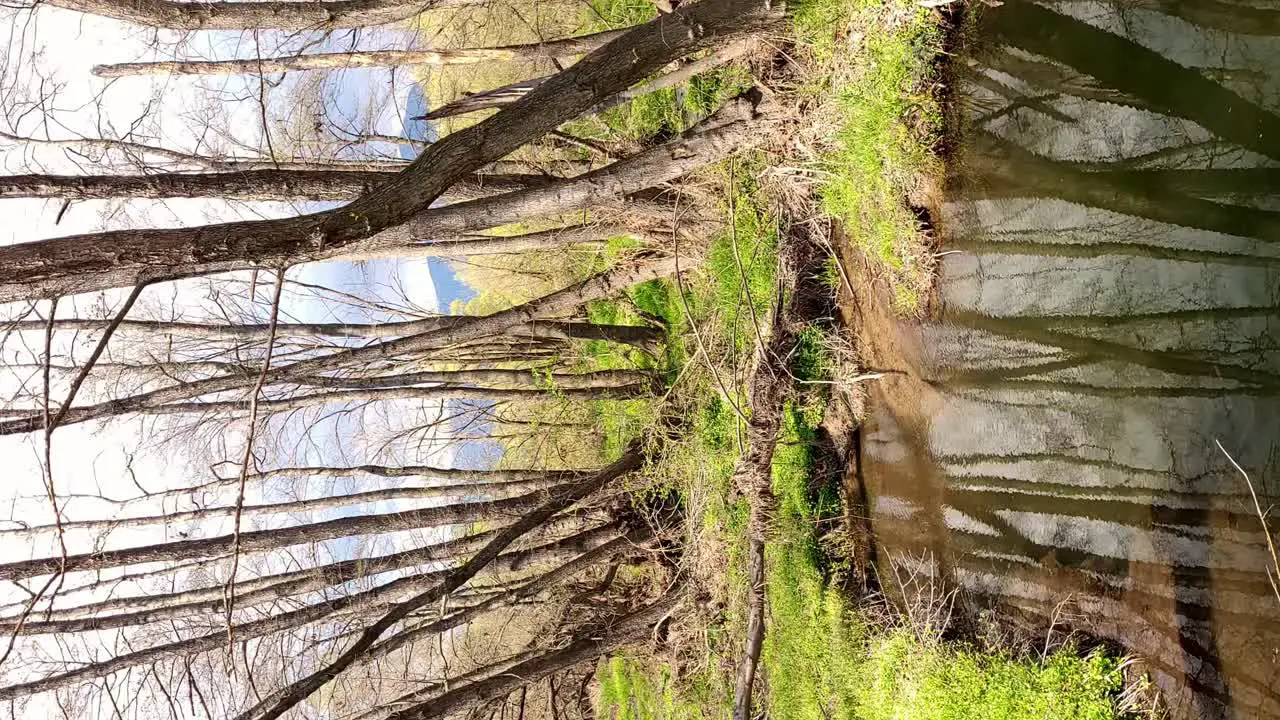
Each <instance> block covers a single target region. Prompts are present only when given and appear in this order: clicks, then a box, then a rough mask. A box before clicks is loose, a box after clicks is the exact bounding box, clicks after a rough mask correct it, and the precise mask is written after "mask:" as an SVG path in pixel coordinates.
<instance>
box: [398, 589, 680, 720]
mask: <svg viewBox="0 0 1280 720" xmlns="http://www.w3.org/2000/svg"><path fill="white" fill-rule="evenodd" d="M680 600H681V592H680V590H679V589H675V590H672V591H671V592H669V593H668V594H667V595H665V596H663V597H662V598H661V599H659V600H658V601H656V602H654V603H653V604H651V605H648V606H646V607H644V608H642V609H640V610H637V611H636V612H633V613H631V614H630V615H627V616H625V617H623V618H620V619H618V620H616V621H614V622H611V623H609V624H607V625H603V626H601V627H599V628H596V629H594V631H592V632H589V633H583V634H582V635H581V636H579V637H578V638H577V639H575V640H574V641H573V642H571V643H569V644H568V645H566V646H565V647H563V648H561V649H559V650H551V651H548V652H546V653H545V654H543V655H542V656H541V657H537V658H534V659H531V660H527V661H525V662H522V663H518V664H516V665H513V666H512V667H510V668H508V669H507V670H506V671H505V672H501V673H499V674H497V675H494V676H492V677H488V678H485V679H484V680H477V681H475V682H471V683H467V684H466V685H463V686H461V687H457V688H454V689H452V690H449V691H448V692H446V693H444V694H443V695H439V696H437V697H434V698H430V699H425V700H423V701H422V702H420V703H419V704H417V705H414V706H412V707H409V708H405V709H404V710H399V711H397V712H394V713H392V714H390V715H388V716H387V720H430V719H431V718H440V717H449V716H450V714H451V713H454V712H457V711H458V710H460V709H462V708H464V707H474V706H477V705H479V704H480V703H484V702H487V701H490V700H496V699H499V698H503V697H506V696H507V695H508V694H510V693H511V692H512V691H513V690H515V689H516V688H519V687H522V686H525V685H528V684H532V683H535V682H538V681H539V680H541V679H542V678H544V677H546V676H548V675H550V674H551V673H553V672H557V671H559V670H563V669H564V668H567V667H571V666H573V665H577V664H578V663H580V662H584V661H586V660H591V659H594V658H598V657H600V656H601V655H605V654H607V653H609V652H611V651H613V650H615V649H617V648H618V647H621V646H622V645H624V644H626V643H628V642H633V641H635V640H638V639H640V638H642V637H644V636H645V635H647V634H648V633H649V632H650V631H651V630H652V629H653V626H654V624H655V623H657V622H658V621H660V620H662V619H663V618H664V617H666V616H667V615H669V614H670V613H671V612H672V611H674V610H675V608H676V606H677V605H678V604H679V602H680Z"/></svg>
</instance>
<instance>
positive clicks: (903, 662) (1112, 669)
mask: <svg viewBox="0 0 1280 720" xmlns="http://www.w3.org/2000/svg"><path fill="white" fill-rule="evenodd" d="M805 344H806V343H805V342H803V340H802V343H801V347H802V348H803V347H804V346H805ZM798 354H800V355H803V352H801V353H798ZM803 364H807V365H808V366H809V367H814V366H818V367H821V364H822V363H821V360H820V359H819V360H818V362H813V361H807V362H806V363H803ZM820 418H821V406H820V403H815V402H813V401H810V402H809V403H807V404H805V405H798V406H797V405H791V406H788V407H787V409H786V413H785V415H784V425H783V432H782V435H781V437H780V439H779V445H778V450H777V452H776V454H775V456H774V466H773V490H774V494H775V495H776V496H777V498H778V506H779V512H778V517H777V518H776V520H775V525H774V529H775V532H776V535H775V538H774V540H773V542H771V543H770V545H769V547H768V549H767V552H768V555H767V563H768V564H767V572H766V586H767V593H768V595H767V598H768V603H769V625H768V633H767V634H766V636H765V648H764V653H763V656H762V662H763V665H764V671H765V675H766V677H772V678H785V681H782V682H770V683H769V684H768V694H767V696H766V698H765V702H766V704H767V706H768V709H769V717H770V718H776V719H777V720H1025V719H1027V718H1036V719H1037V720H1067V719H1068V718H1079V719H1081V720H1112V719H1114V718H1117V717H1120V716H1119V715H1118V713H1117V711H1116V710H1115V708H1114V703H1113V698H1114V696H1115V694H1116V693H1117V691H1119V690H1120V688H1121V685H1122V683H1123V677H1122V674H1121V671H1120V669H1119V662H1118V661H1117V660H1116V659H1115V658H1112V657H1108V656H1106V655H1102V654H1097V653H1095V654H1091V655H1088V656H1084V657H1082V656H1080V655H1079V654H1077V653H1075V652H1074V651H1073V650H1072V649H1070V648H1067V649H1063V650H1061V651H1059V652H1057V653H1055V654H1053V655H1051V656H1050V657H1049V658H1047V659H1046V660H1045V661H1044V662H1043V663H1042V662H1038V661H1036V660H1035V659H1020V658H1013V657H1009V656H1006V655H1002V654H998V653H991V652H979V651H975V650H972V649H969V648H967V647H966V646H963V645H958V644H951V643H944V642H941V641H939V640H936V639H931V638H925V639H921V638H919V637H917V636H916V635H915V634H914V633H912V632H909V631H908V630H907V629H905V628H873V627H867V626H866V625H865V623H863V622H862V621H861V619H860V618H859V616H858V614H857V613H856V612H855V611H854V610H853V609H852V608H851V606H850V605H849V603H848V601H847V600H846V599H845V597H844V596H843V595H842V594H841V593H840V592H839V591H837V590H836V589H834V588H833V583H832V582H830V581H829V579H828V578H827V577H826V576H827V575H828V574H829V573H830V572H831V568H829V567H826V565H827V564H828V563H827V559H826V558H825V556H824V554H823V551H822V548H821V547H819V545H818V539H817V538H818V528H820V527H821V525H822V523H823V522H824V521H825V520H827V519H829V518H830V517H831V516H832V515H833V514H834V513H835V512H837V511H838V509H839V501H838V499H837V498H836V497H835V496H834V493H833V492H832V491H831V490H830V489H826V488H817V489H815V488H813V487H812V486H811V483H812V460H813V453H812V443H813V438H814V431H815V429H816V423H817V422H818V421H820Z"/></svg>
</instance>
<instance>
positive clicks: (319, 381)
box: [291, 369, 657, 392]
mask: <svg viewBox="0 0 1280 720" xmlns="http://www.w3.org/2000/svg"><path fill="white" fill-rule="evenodd" d="M656 379H657V378H656V376H655V375H654V374H653V373H651V372H645V371H641V370H596V371H592V372H583V373H556V372H553V373H538V372H535V371H532V370H505V369H503V370H494V369H485V370H425V371H421V372H410V373H401V374H399V375H379V376H376V377H328V376H322V377H311V378H299V379H298V380H294V381H291V382H296V383H298V384H300V385H307V386H310V387H329V388H348V389H354V388H391V387H404V386H409V385H420V384H422V383H443V384H445V385H448V386H450V387H454V386H457V385H469V386H473V387H476V388H480V389H482V390H484V389H489V388H501V389H508V388H510V389H530V390H539V391H542V392H552V391H559V390H619V389H623V388H633V387H644V386H646V385H648V386H650V387H656V383H655V381H656Z"/></svg>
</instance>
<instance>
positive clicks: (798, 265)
mask: <svg viewBox="0 0 1280 720" xmlns="http://www.w3.org/2000/svg"><path fill="white" fill-rule="evenodd" d="M821 257H822V256H821V254H820V253H818V252H817V247H816V245H815V244H814V242H813V240H812V239H811V238H810V237H809V235H808V232H807V231H806V230H805V229H804V228H802V227H800V226H793V227H792V228H791V231H790V233H789V235H788V236H787V240H786V244H785V245H784V247H783V258H782V261H783V268H782V272H780V273H779V277H780V278H781V282H782V283H789V284H790V285H791V287H790V288H784V287H782V286H780V287H779V288H778V303H777V304H776V305H775V311H774V318H773V322H772V324H771V325H772V328H771V330H770V332H769V339H768V343H767V345H766V344H765V343H764V342H760V343H758V344H757V347H756V361H755V370H754V372H753V373H752V376H751V385H750V390H749V395H748V399H749V402H750V405H751V421H750V423H749V424H748V426H747V442H748V446H747V450H746V453H745V454H744V455H743V456H742V458H740V459H739V460H738V463H737V465H736V466H735V467H734V473H733V481H734V485H735V486H736V487H737V488H738V490H739V491H740V492H741V493H742V494H743V496H744V497H746V499H747V503H748V505H749V507H750V515H749V521H748V529H747V532H748V535H749V542H750V547H749V549H748V562H749V563H750V566H749V569H748V578H749V580H750V583H751V587H750V590H749V594H748V596H747V637H746V647H745V648H744V650H743V654H742V659H741V660H740V661H739V662H738V672H737V679H736V681H735V683H734V691H733V720H749V718H751V717H752V714H751V699H752V690H753V688H754V685H755V677H756V668H757V666H758V664H759V662H760V652H761V649H762V648H763V647H764V634H765V541H766V535H767V528H768V521H769V518H771V517H772V516H773V514H774V511H775V510H776V508H777V499H776V498H775V497H774V496H773V490H772V482H771V481H772V469H773V453H774V449H775V448H776V447H777V443H778V434H779V432H780V430H781V426H782V407H783V403H784V401H785V400H786V398H787V397H788V396H789V395H790V394H791V393H792V392H793V390H794V388H795V378H794V376H793V375H792V374H791V373H790V372H788V370H787V368H786V365H785V364H786V361H787V358H790V357H791V356H792V354H793V350H794V348H795V345H796V342H797V338H796V335H797V331H798V330H799V329H800V328H801V327H802V321H803V319H804V318H806V317H810V316H812V315H813V314H814V313H813V312H812V308H810V307H809V306H810V304H811V303H813V302H814V299H815V298H818V297H821V296H822V292H823V291H822V289H821V288H820V287H818V277H819V274H820V273H819V272H818V268H817V265H818V262H819V260H820V258H821ZM788 297H789V298H790V301H789V302H788V303H787V305H786V307H785V309H784V308H783V307H782V305H781V302H782V298H788Z"/></svg>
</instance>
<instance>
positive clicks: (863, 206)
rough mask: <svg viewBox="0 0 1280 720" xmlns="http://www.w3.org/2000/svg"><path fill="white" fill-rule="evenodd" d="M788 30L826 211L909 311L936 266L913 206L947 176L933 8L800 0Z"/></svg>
mask: <svg viewBox="0 0 1280 720" xmlns="http://www.w3.org/2000/svg"><path fill="white" fill-rule="evenodd" d="M792 27H793V32H794V34H795V37H796V39H797V44H798V45H799V47H800V49H801V52H803V53H805V54H807V56H808V58H807V59H808V61H809V63H810V65H811V66H812V70H811V73H810V79H809V82H808V87H806V88H805V92H807V93H808V94H810V95H811V96H812V97H813V98H814V99H815V102H816V105H817V106H816V107H815V108H814V110H813V111H812V113H811V116H812V118H813V127H814V132H815V134H817V135H819V136H820V137H819V138H818V143H819V145H820V147H822V154H821V157H820V159H819V165H820V170H821V176H820V177H821V179H820V183H821V187H820V190H819V193H820V195H821V199H822V206H823V209H824V210H825V211H826V212H827V213H828V214H830V215H832V216H833V217H836V218H839V219H840V220H841V221H843V227H844V231H845V233H846V235H847V237H848V238H849V240H850V242H852V243H853V244H854V245H856V246H858V247H860V248H862V250H863V251H864V252H865V253H866V254H868V255H869V256H870V257H873V258H876V259H877V260H879V261H880V262H881V263H882V264H883V265H884V266H885V267H886V268H887V269H888V271H889V273H890V277H891V278H892V279H893V288H894V292H895V295H896V298H895V299H896V301H897V304H898V306H899V308H900V309H901V310H903V311H908V312H909V311H913V310H915V309H917V307H918V306H919V304H920V298H921V295H922V293H923V292H924V291H925V290H926V289H927V285H928V283H929V278H930V272H931V269H932V263H931V260H930V253H929V250H928V243H927V239H926V237H925V236H924V234H923V229H922V228H921V226H920V222H919V220H918V219H917V217H916V214H915V213H914V212H913V211H912V210H911V208H910V207H909V205H908V203H911V204H914V205H917V206H922V207H928V206H929V205H930V204H931V200H932V197H931V195H932V193H933V191H934V186H935V185H936V181H935V178H937V177H938V176H939V175H940V173H941V168H940V163H939V161H938V159H937V157H936V155H935V154H934V152H933V148H934V146H935V145H936V144H937V142H938V139H939V137H940V135H941V132H942V111H941V108H940V107H939V104H938V102H937V99H936V97H935V96H934V95H933V93H932V88H933V86H934V84H935V80H936V78H935V77H934V69H933V64H934V58H935V57H937V55H938V53H939V51H940V50H941V46H942V31H941V29H940V28H939V26H938V23H937V21H936V19H935V16H934V11H932V10H929V9H926V8H922V7H920V6H919V4H918V3H916V2H915V1H914V0H887V1H885V0H802V2H800V3H799V5H798V6H797V8H796V10H795V13H794V20H793V24H792Z"/></svg>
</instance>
